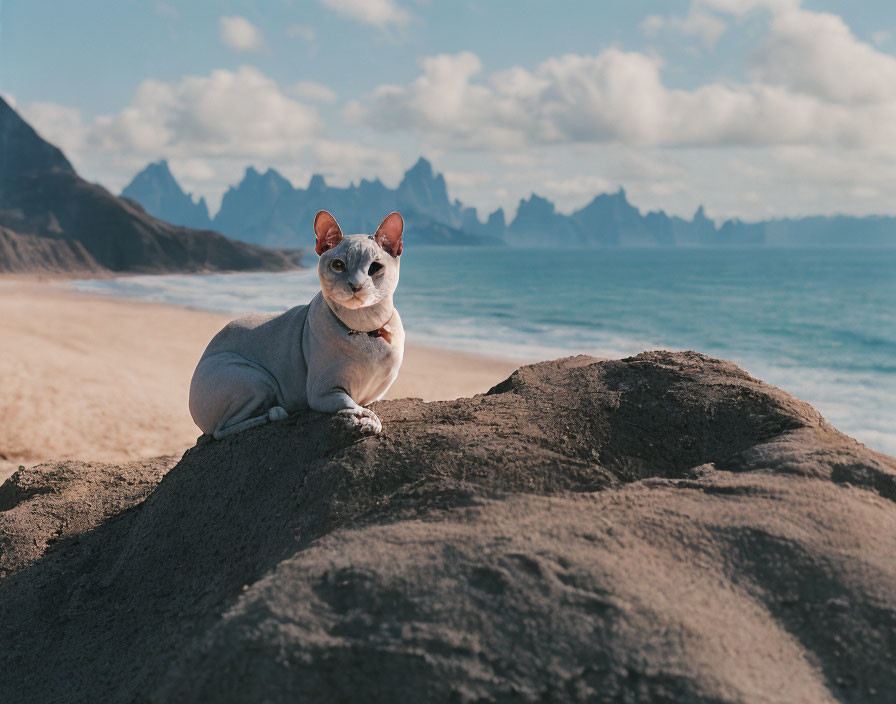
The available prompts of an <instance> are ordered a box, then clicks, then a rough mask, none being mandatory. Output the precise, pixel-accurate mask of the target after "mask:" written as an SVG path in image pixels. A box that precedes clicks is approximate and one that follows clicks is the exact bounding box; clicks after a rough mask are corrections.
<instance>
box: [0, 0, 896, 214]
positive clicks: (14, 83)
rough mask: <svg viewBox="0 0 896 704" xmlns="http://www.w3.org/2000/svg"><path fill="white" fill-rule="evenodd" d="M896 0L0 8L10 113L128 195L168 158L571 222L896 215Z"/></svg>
mask: <svg viewBox="0 0 896 704" xmlns="http://www.w3.org/2000/svg"><path fill="white" fill-rule="evenodd" d="M894 35H896V3H887V2H882V1H865V2H862V3H855V2H852V3H847V2H842V1H834V0H825V1H823V0H813V1H811V2H810V1H808V0H807V1H805V2H799V0H680V1H678V0H670V1H668V2H655V1H653V2H589V3H585V2H560V1H554V2H535V1H531V0H529V1H525V0H524V1H520V2H501V1H497V0H495V1H491V2H490V1H488V0H478V1H469V2H465V1H464V0H459V1H457V2H439V1H438V0H428V1H426V0H304V1H300V0H295V1H294V2H286V1H283V2H281V1H276V0H275V1H270V2H212V1H209V0H201V1H194V2H189V3H187V2H152V1H150V2H97V1H82V2H78V3H75V2H48V1H44V0H2V4H0V93H2V94H3V95H4V96H5V97H7V98H9V99H11V100H12V102H13V103H14V105H15V106H16V108H17V109H18V110H20V111H21V112H22V114H23V115H24V116H25V117H26V119H28V120H29V121H30V122H31V123H32V124H33V125H34V126H35V127H36V128H37V129H38V131H39V132H41V134H43V135H44V136H45V137H46V138H47V139H49V140H51V141H53V142H54V143H56V144H58V145H59V146H61V147H62V148H63V149H64V150H65V151H66V153H67V154H68V156H69V157H70V158H71V159H72V161H73V162H74V163H75V166H76V167H77V168H78V169H79V170H80V171H81V172H82V174H83V175H84V176H86V177H87V178H90V179H92V180H96V181H99V182H100V183H102V184H104V185H106V186H107V187H109V188H110V189H112V190H114V191H118V190H120V188H121V187H122V186H123V185H124V184H125V183H126V182H127V181H128V180H129V179H130V177H131V176H133V174H134V173H135V172H136V171H137V170H139V169H140V168H142V166H144V165H145V164H146V163H147V162H148V161H150V160H155V159H158V158H161V157H165V158H168V159H169V161H170V163H171V167H172V170H173V171H174V173H175V175H176V176H177V177H178V179H179V180H181V182H182V183H183V184H184V186H185V187H186V188H187V189H188V190H191V191H192V192H194V193H196V194H197V195H198V194H202V195H205V196H206V197H207V198H208V199H209V201H210V203H212V204H213V207H214V204H216V203H217V202H218V201H219V199H220V196H221V193H222V192H223V190H224V189H225V188H226V187H227V185H229V184H231V183H234V182H236V181H237V180H239V178H240V177H241V174H242V172H243V170H244V168H245V167H246V166H247V165H250V164H251V165H253V166H255V167H256V168H259V169H265V168H267V167H268V166H273V167H275V168H277V169H278V170H279V171H281V172H282V173H283V174H284V175H285V176H287V177H288V178H290V179H291V180H292V181H293V182H294V183H295V184H296V185H301V186H304V185H305V184H306V183H307V181H308V179H309V178H310V176H311V174H312V173H314V172H321V173H324V174H325V175H326V177H327V178H328V180H329V181H331V182H332V183H337V184H345V183H348V182H349V181H352V180H357V179H359V178H361V177H371V176H374V175H379V176H381V177H382V178H383V180H384V181H386V182H387V183H390V184H391V183H395V182H396V181H397V180H398V178H400V175H401V173H402V171H403V170H404V169H405V168H407V167H408V166H409V165H410V164H411V163H412V162H413V161H414V160H415V159H416V157H417V156H418V155H420V154H424V155H426V156H427V157H429V158H430V159H431V160H432V161H433V162H434V164H435V166H436V168H437V169H439V170H441V171H444V172H446V176H447V179H448V183H449V188H450V191H451V195H452V196H455V197H459V198H460V199H462V200H463V201H464V202H466V203H468V204H471V205H475V206H478V207H479V208H480V214H481V215H482V216H484V215H485V213H486V212H487V211H490V210H492V209H493V208H495V207H497V206H499V205H500V206H503V207H504V208H505V209H506V210H508V211H509V212H513V210H514V209H515V206H516V203H517V202H518V200H519V199H520V198H521V197H526V196H528V194H529V193H530V192H532V191H535V192H538V193H540V194H542V195H545V196H547V197H549V198H551V199H552V200H554V201H555V202H556V203H557V204H558V207H559V208H560V209H561V210H569V209H571V208H574V207H578V206H581V205H583V204H584V203H585V202H587V201H588V200H589V199H590V197H591V196H593V195H594V194H595V193H598V192H602V191H608V190H615V189H616V188H618V187H619V186H623V187H625V188H626V190H627V191H628V193H629V196H630V199H631V200H632V201H633V202H634V203H635V204H636V205H638V206H639V207H641V208H642V210H647V209H655V208H664V209H666V210H667V211H669V212H674V213H677V214H683V215H690V214H691V213H692V212H693V211H694V209H695V208H696V207H697V205H698V204H700V203H703V204H705V205H706V207H707V210H708V212H709V213H710V215H712V216H714V217H717V218H722V217H729V216H740V217H744V218H746V219H756V218H764V217H770V216H776V215H800V214H806V213H816V212H818V213H830V212H850V213H859V214H862V213H871V212H886V213H892V212H896V206H894V205H893V204H892V201H893V199H892V197H891V194H892V184H894V183H896V159H894V156H896V58H894V52H896V40H894Z"/></svg>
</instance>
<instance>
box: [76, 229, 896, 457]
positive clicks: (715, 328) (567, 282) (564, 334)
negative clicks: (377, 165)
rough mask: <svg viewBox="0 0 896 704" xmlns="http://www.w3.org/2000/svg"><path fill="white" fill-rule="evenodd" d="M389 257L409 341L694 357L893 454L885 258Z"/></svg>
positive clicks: (512, 353)
mask: <svg viewBox="0 0 896 704" xmlns="http://www.w3.org/2000/svg"><path fill="white" fill-rule="evenodd" d="M311 256H312V257H313V253H312V254H311ZM401 259H402V262H401V264H402V266H401V282H400V284H399V287H398V291H397V293H396V305H397V307H398V309H399V311H400V312H401V317H402V320H403V321H404V325H405V330H406V331H407V338H408V342H410V343H415V344H421V345H431V346H436V347H446V348H451V349H456V350H461V351H466V352H471V353H475V354H482V355H494V356H503V357H513V358H517V359H520V360H526V361H534V360H540V359H548V358H553V357H558V356H564V355H569V354H578V353H587V354H593V355H596V356H601V357H625V356H629V355H633V354H636V353H638V352H641V351H643V350H649V349H658V348H667V349H692V350H697V351H699V352H703V353H705V354H708V355H712V356H715V357H722V358H725V359H730V360H733V361H734V362H736V363H737V364H739V365H740V366H741V367H743V368H744V369H746V370H747V371H748V372H749V373H750V374H752V375H753V376H756V377H758V378H760V379H763V380H765V381H767V382H769V383H771V384H774V385H775V386H779V387H781V388H783V389H785V390H787V391H789V392H790V393H792V394H793V395H795V396H797V397H798V398H801V399H803V400H805V401H808V402H809V403H811V404H812V405H813V406H815V407H816V408H817V409H818V410H819V411H820V412H821V413H822V415H824V417H825V418H826V419H827V420H828V421H829V422H830V423H831V424H833V425H834V426H835V427H837V428H838V429H840V430H841V431H843V432H845V433H847V434H849V435H852V436H854V437H856V438H857V439H859V440H860V441H861V442H863V443H865V444H866V445H868V446H869V447H872V448H874V449H876V450H880V451H882V452H886V453H888V454H891V455H896V403H894V399H896V249H882V250H876V249H875V250H872V249H854V250H849V249H733V248H732V249H668V250H667V249H597V250H578V249H574V248H569V249H560V250H542V249H538V250H535V249H531V250H530V249H511V248H467V247H463V248H461V247H456V248H455V247H421V248H416V249H415V248H414V247H413V246H411V247H406V249H405V253H404V254H403V255H402V258H401ZM315 263H316V258H315ZM72 286H74V287H75V288H77V289H80V290H83V291H89V292H91V293H98V294H107V295H111V296H116V297H123V298H132V299H137V300H142V301H159V302H165V303H173V304H177V305H183V306H187V307H191V308H197V309H201V310H209V311H216V312H224V313H233V314H238V313H244V312H249V311H267V312H279V311H283V310H286V309H287V308H290V307H292V306H294V305H298V304H300V303H306V302H308V301H309V300H310V299H311V297H312V296H313V295H314V294H315V293H316V291H317V290H318V289H319V284H318V281H317V270H316V268H311V269H307V270H301V271H295V272H288V273H281V274H208V275H173V276H131V277H123V278H118V279H109V280H91V281H77V282H73V283H72ZM433 373H437V370H433ZM495 381H496V382H497V381H499V380H498V379H496V380H495Z"/></svg>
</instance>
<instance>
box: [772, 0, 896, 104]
mask: <svg viewBox="0 0 896 704" xmlns="http://www.w3.org/2000/svg"><path fill="white" fill-rule="evenodd" d="M757 68H758V71H759V79H760V80H762V81H763V82H767V83H770V84H773V85H780V86H784V87H785V88H787V89H789V90H793V91H796V92H799V93H805V94H808V95H812V96H815V97H818V98H820V99H822V100H825V101H830V102H834V103H843V104H855V103H872V102H874V103H881V102H886V101H894V100H896V58H894V57H893V56H891V55H889V54H885V53H883V52H881V51H878V50H877V49H875V48H874V47H873V46H871V45H870V44H867V43H865V42H862V41H859V40H858V39H857V38H856V37H855V35H853V33H852V31H851V30H850V29H849V27H848V26H847V25H846V23H845V22H844V21H843V20H842V19H841V18H840V17H838V16H837V15H832V14H828V13H822V12H809V11H806V10H789V11H786V12H781V13H779V14H778V15H776V16H775V17H774V19H773V20H772V22H771V27H770V31H769V36H768V39H767V41H766V44H765V46H764V47H762V49H761V51H760V54H759V56H758V59H757Z"/></svg>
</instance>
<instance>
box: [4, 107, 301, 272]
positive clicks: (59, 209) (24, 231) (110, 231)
mask: <svg viewBox="0 0 896 704" xmlns="http://www.w3.org/2000/svg"><path fill="white" fill-rule="evenodd" d="M0 225H2V226H3V227H5V228H6V229H7V230H8V232H7V233H5V235H4V237H3V243H2V246H0V257H2V258H0V271H23V270H28V271H37V270H41V271H46V270H54V271H78V272H81V271H85V267H88V269H86V270H90V269H92V268H101V269H104V270H109V271H116V272H144V273H161V272H194V271H242V270H265V271H281V270H286V269H291V268H294V267H295V266H296V265H297V263H298V260H299V256H298V254H297V253H295V252H284V251H278V250H272V249H266V248H264V247H258V246H256V245H251V244H246V243H245V242H234V241H232V240H229V239H227V238H226V237H224V236H223V235H220V234H218V233H217V232H212V231H210V230H190V229H188V228H185V227H176V226H174V225H170V224H169V223H167V222H163V221H162V220H158V219H156V218H154V217H152V216H151V215H149V214H148V213H147V212H146V211H145V210H144V209H143V208H142V207H140V206H139V205H137V204H135V203H134V202H132V201H130V200H128V199H126V198H116V197H115V196H113V195H112V194H111V193H109V192H108V191H107V190H106V189H105V188H103V187H102V186H99V185H97V184H93V183H88V182H87V181H85V180H84V179H82V178H81V177H80V176H78V174H77V173H75V170H74V169H73V168H72V166H71V164H70V163H69V162H68V161H67V160H66V158H65V157H64V156H63V155H62V152H60V151H59V150H58V149H57V148H56V147H54V146H53V145H51V144H49V143H47V142H46V141H44V140H43V139H42V138H41V137H40V136H39V135H38V134H37V133H36V132H35V131H34V130H33V129H31V127H30V126H29V125H28V124H27V123H26V122H25V121H24V120H22V118H21V117H19V115H18V114H17V113H16V112H15V110H13V109H12V108H11V107H10V106H9V105H8V104H7V103H5V102H4V101H3V99H2V98H0ZM12 235H17V237H13V236H12ZM35 238H41V239H47V240H51V241H50V242H35ZM23 252H24V254H23ZM6 255H8V256H6ZM69 265H71V266H75V267H77V268H76V269H69V268H67V267H68V266H69Z"/></svg>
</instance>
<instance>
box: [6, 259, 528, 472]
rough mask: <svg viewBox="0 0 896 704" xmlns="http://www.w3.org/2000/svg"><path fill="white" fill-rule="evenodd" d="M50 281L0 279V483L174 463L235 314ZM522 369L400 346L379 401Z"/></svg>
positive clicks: (455, 391)
mask: <svg viewBox="0 0 896 704" xmlns="http://www.w3.org/2000/svg"><path fill="white" fill-rule="evenodd" d="M73 278H79V277H70V276H66V275H54V274H43V273H40V274H27V275H26V274H3V275H0V319H2V320H3V321H4V333H5V334H4V335H3V336H2V339H0V381H2V387H3V391H2V393H0V481H3V480H4V479H5V478H6V477H7V476H8V475H9V474H11V473H12V472H14V471H15V470H16V469H17V467H18V466H19V465H25V466H31V465H34V464H36V463H40V462H45V461H49V460H60V459H78V460H81V461H87V462H90V461H106V462H116V461H130V460H134V459H140V458H147V457H158V456H163V455H180V454H182V453H183V452H184V451H186V450H187V449H189V448H190V447H192V446H193V445H194V444H195V441H196V438H198V437H199V435H200V434H201V431H200V430H199V428H197V427H196V426H195V425H194V424H193V421H192V418H191V417H190V414H189V410H188V407H187V397H188V392H189V383H190V377H191V376H192V373H193V369H194V368H195V365H196V362H198V360H199V357H200V356H201V355H202V352H203V351H204V349H205V346H206V344H207V343H208V341H209V340H210V339H211V338H212V336H213V335H214V334H215V333H217V332H218V330H220V328H221V327H222V326H223V325H224V324H225V323H227V322H228V321H230V320H232V319H233V317H234V316H229V315H222V314H218V313H209V312H206V311H200V310H195V309H190V308H186V307H181V306H177V305H173V304H170V303H152V302H143V301H134V300H131V299H123V298H115V297H112V296H105V295H95V294H91V293H87V292H84V291H79V290H76V289H73V288H69V287H67V286H66V285H65V283H66V282H67V281H70V280H72V279H73ZM525 363H526V362H525V361H521V360H511V359H506V358H500V357H492V356H482V355H479V354H472V353H464V352H456V351H453V350H444V349H439V348H436V347H429V346H423V345H406V347H405V360H404V363H403V364H402V368H401V372H400V373H399V376H398V379H397V380H396V382H395V384H394V385H393V386H392V388H391V389H390V390H389V393H388V394H387V395H386V397H385V398H386V399H395V398H405V397H410V398H422V399H424V400H426V401H440V400H450V399H454V398H460V397H464V396H472V395H474V394H476V393H484V392H486V391H487V390H488V389H489V388H490V387H491V386H494V385H495V384H498V383H499V382H501V381H503V380H504V379H505V378H507V376H509V375H510V373H512V372H513V371H514V370H515V369H517V368H518V367H519V366H521V365H522V364H525Z"/></svg>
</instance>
